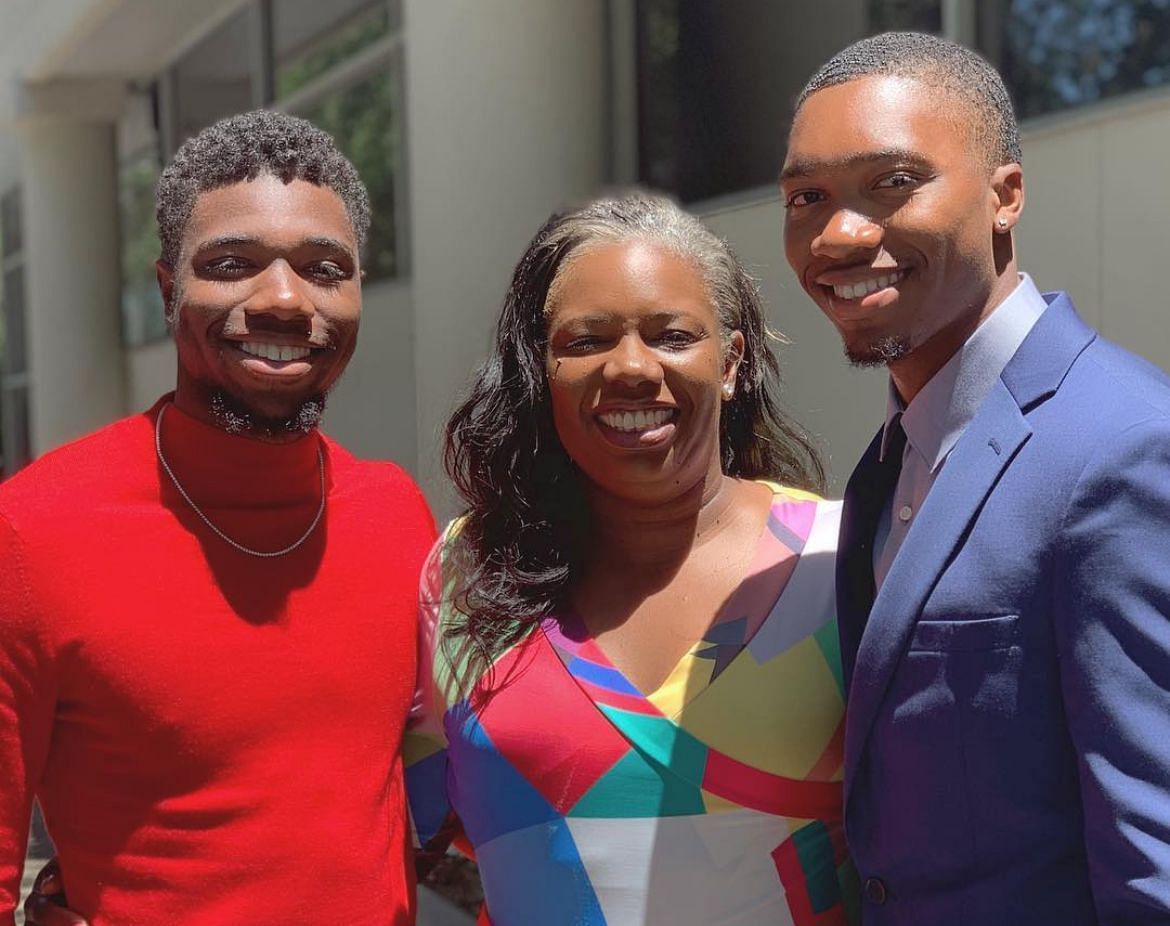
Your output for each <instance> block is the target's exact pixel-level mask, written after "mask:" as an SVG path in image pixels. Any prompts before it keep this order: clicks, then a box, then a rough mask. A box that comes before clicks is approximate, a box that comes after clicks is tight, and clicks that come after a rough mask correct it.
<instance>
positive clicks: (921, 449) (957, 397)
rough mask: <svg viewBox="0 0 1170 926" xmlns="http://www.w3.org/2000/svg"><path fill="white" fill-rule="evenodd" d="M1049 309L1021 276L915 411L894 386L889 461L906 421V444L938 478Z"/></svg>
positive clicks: (926, 388) (929, 385)
mask: <svg viewBox="0 0 1170 926" xmlns="http://www.w3.org/2000/svg"><path fill="white" fill-rule="evenodd" d="M1047 307H1048V303H1047V302H1045V300H1044V297H1043V296H1042V295H1040V291H1039V290H1038V289H1037V288H1036V284H1035V283H1033V282H1032V278H1031V277H1030V276H1028V275H1027V274H1026V273H1021V274H1020V282H1019V283H1018V284H1017V285H1016V288H1015V289H1013V290H1012V292H1011V294H1010V295H1009V296H1008V297H1007V298H1006V299H1005V300H1004V301H1003V302H1001V303H1000V304H999V306H997V307H996V309H995V310H994V311H993V312H992V313H991V314H990V315H989V316H988V317H987V318H985V319H984V320H983V322H982V323H981V324H980V325H979V327H978V328H976V329H975V331H974V333H973V334H972V335H971V336H970V337H969V338H968V339H967V342H966V343H965V344H964V345H963V346H962V347H961V348H959V350H958V351H956V352H955V355H954V356H953V357H951V359H950V360H948V361H947V362H946V363H945V364H944V365H943V367H942V369H940V370H939V371H938V372H937V373H935V374H934V376H933V377H931V379H930V381H929V382H928V383H927V384H926V385H925V386H923V387H922V389H921V390H920V391H919V392H918V394H917V395H916V396H915V397H914V400H913V401H912V402H911V403H910V404H909V405H906V404H905V403H903V401H902V397H901V396H899V395H898V390H897V389H896V388H894V383H893V380H890V383H889V391H888V393H887V399H886V424H885V430H884V433H883V434H882V457H883V459H884V457H885V452H886V447H887V446H888V445H889V440H890V429H891V428H892V427H893V424H894V422H895V420H896V419H897V417H898V416H899V415H901V417H902V427H903V428H904V429H905V431H906V442H907V443H908V444H909V445H910V446H911V447H913V448H914V449H915V451H917V452H918V453H919V454H921V456H922V458H923V459H924V460H925V461H926V463H927V464H928V465H929V467H930V471H931V472H932V473H933V472H935V471H937V470H938V468H939V467H940V466H941V465H942V463H943V461H944V460H945V459H946V458H947V454H949V453H950V452H951V450H952V448H953V447H954V446H955V444H956V443H958V441H959V438H960V437H962V436H963V432H964V431H965V430H966V429H967V425H969V424H970V423H971V419H972V418H974V417H975V413H976V412H977V411H978V410H979V406H981V405H982V404H983V400H984V399H986V398H987V395H988V393H990V392H991V389H992V387H993V386H994V385H995V381H996V380H997V379H999V376H1000V374H1001V373H1002V372H1003V371H1004V367H1006V366H1007V365H1008V361H1009V360H1011V359H1012V356H1013V355H1014V354H1015V352H1016V351H1017V350H1018V349H1019V346H1020V345H1021V344H1022V343H1023V342H1024V338H1026V337H1027V336H1028V332H1030V331H1031V330H1032V326H1033V325H1034V324H1036V321H1037V320H1038V319H1039V318H1040V315H1041V313H1043V311H1044V310H1045V309H1046V308H1047Z"/></svg>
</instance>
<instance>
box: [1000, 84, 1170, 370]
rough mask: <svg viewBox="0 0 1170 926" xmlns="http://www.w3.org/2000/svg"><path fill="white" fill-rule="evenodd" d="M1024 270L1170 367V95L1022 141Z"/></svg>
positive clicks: (1134, 100)
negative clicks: (1169, 269) (1169, 289)
mask: <svg viewBox="0 0 1170 926" xmlns="http://www.w3.org/2000/svg"><path fill="white" fill-rule="evenodd" d="M1024 161H1025V164H1024V176H1025V181H1026V191H1027V196H1028V200H1027V207H1026V212H1025V214H1024V220H1023V222H1022V224H1021V230H1020V238H1019V240H1020V260H1021V266H1022V267H1024V268H1025V269H1027V270H1028V271H1029V272H1031V273H1032V274H1033V275H1034V276H1035V278H1036V280H1037V282H1038V283H1039V284H1040V286H1041V288H1048V289H1058V288H1059V289H1067V290H1068V291H1069V292H1070V293H1071V295H1072V296H1073V299H1074V300H1075V301H1076V303H1077V307H1078V309H1080V310H1081V313H1082V315H1084V317H1085V318H1086V319H1087V320H1088V321H1089V322H1090V323H1092V324H1094V325H1096V326H1097V327H1098V328H1099V329H1100V330H1101V332H1102V333H1103V334H1104V335H1105V336H1106V337H1109V338H1111V339H1112V340H1114V341H1117V342H1118V343H1120V344H1121V345H1123V346H1124V347H1127V348H1129V349H1130V350H1132V351H1134V352H1135V353H1138V354H1141V355H1142V356H1144V357H1146V358H1147V359H1149V360H1151V361H1153V362H1154V363H1156V364H1158V365H1159V366H1161V367H1163V368H1164V369H1167V370H1170V326H1168V325H1167V323H1166V305H1167V294H1166V286H1165V276H1166V274H1165V268H1166V266H1167V262H1168V261H1170V238H1168V237H1167V234H1166V224H1167V217H1168V216H1170V170H1168V169H1167V164H1170V91H1167V90H1159V91H1156V92H1152V93H1150V94H1148V95H1143V96H1136V97H1129V98H1122V99H1120V100H1118V101H1116V102H1113V103H1106V104H1102V105H1101V106H1098V107H1095V108H1093V109H1091V110H1087V111H1084V112H1081V113H1075V114H1071V115H1069V116H1066V117H1063V118H1060V119H1053V120H1052V121H1050V122H1047V123H1040V124H1037V125H1036V126H1035V127H1034V128H1033V129H1031V130H1030V131H1028V132H1027V133H1026V134H1025V137H1024Z"/></svg>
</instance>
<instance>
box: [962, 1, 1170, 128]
mask: <svg viewBox="0 0 1170 926" xmlns="http://www.w3.org/2000/svg"><path fill="white" fill-rule="evenodd" d="M977 17H978V19H977V26H978V31H977V35H978V44H979V48H980V50H981V51H982V52H983V53H984V54H985V55H986V56H987V57H988V58H989V60H991V62H992V63H993V64H995V65H996V66H997V67H998V68H999V71H1000V73H1001V74H1003V77H1004V80H1005V82H1006V83H1007V85H1008V87H1009V88H1010V89H1011V91H1012V97H1013V100H1014V102H1015V104H1016V113H1017V115H1018V116H1019V117H1020V118H1026V117H1028V116H1038V115H1041V114H1043V113H1049V112H1055V111H1057V110H1061V109H1067V108H1069V107H1072V106H1079V105H1081V104H1084V103H1093V102H1096V101H1098V100H1103V99H1106V98H1108V97H1112V96H1117V95H1118V94H1121V93H1126V92H1128V91H1131V90H1140V89H1144V88H1146V87H1156V86H1161V85H1163V84H1166V83H1170V0H1065V2H1060V3H1057V2H1052V0H983V2H981V3H980V4H978V6H977Z"/></svg>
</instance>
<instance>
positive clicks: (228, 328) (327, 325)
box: [220, 312, 337, 350]
mask: <svg viewBox="0 0 1170 926" xmlns="http://www.w3.org/2000/svg"><path fill="white" fill-rule="evenodd" d="M220 333H221V334H222V335H223V336H225V337H229V338H242V337H246V336H248V335H253V336H255V335H259V334H275V335H288V336H291V337H297V338H304V339H305V340H307V341H308V343H309V346H311V347H314V348H318V349H320V350H336V349H337V326H336V325H335V324H334V323H333V322H332V321H330V320H329V319H328V318H324V317H322V316H320V315H317V316H315V320H314V319H310V318H304V319H289V318H281V317H279V316H277V315H273V314H269V313H265V312H254V313H249V314H248V315H247V317H246V318H245V319H243V320H235V319H232V318H228V319H227V320H226V321H225V322H224V324H223V327H222V328H221V329H220Z"/></svg>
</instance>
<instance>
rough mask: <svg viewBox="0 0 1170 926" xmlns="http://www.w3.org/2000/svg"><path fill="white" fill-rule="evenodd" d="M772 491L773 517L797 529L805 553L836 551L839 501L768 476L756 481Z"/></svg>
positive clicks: (839, 521) (838, 527)
mask: <svg viewBox="0 0 1170 926" xmlns="http://www.w3.org/2000/svg"><path fill="white" fill-rule="evenodd" d="M759 481H760V482H762V483H763V484H764V485H766V486H767V487H768V488H770V489H771V490H772V516H773V518H775V519H777V520H779V521H780V522H781V523H787V524H789V525H790V526H791V527H793V528H796V529H797V530H796V532H797V533H798V534H799V535H800V536H801V538H802V539H803V540H804V543H803V544H802V546H803V549H804V551H805V552H812V550H822V551H823V550H836V548H837V535H838V532H839V529H840V525H841V505H842V503H841V500H840V499H835V498H822V497H821V496H820V495H817V494H816V493H815V492H809V491H808V490H806V489H798V488H796V487H795V486H789V485H785V484H783V483H781V482H776V481H774V480H771V479H761V480H759Z"/></svg>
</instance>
